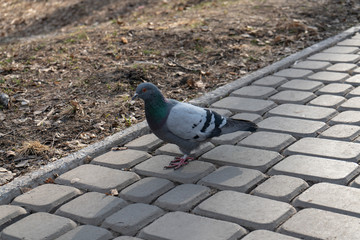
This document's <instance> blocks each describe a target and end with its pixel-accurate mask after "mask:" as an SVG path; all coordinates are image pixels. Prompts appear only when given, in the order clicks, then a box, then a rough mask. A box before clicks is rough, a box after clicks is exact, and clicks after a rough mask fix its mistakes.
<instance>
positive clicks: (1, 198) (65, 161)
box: [0, 26, 360, 204]
mask: <svg viewBox="0 0 360 240" xmlns="http://www.w3.org/2000/svg"><path fill="white" fill-rule="evenodd" d="M359 30H360V26H356V27H352V28H349V29H348V30H346V31H344V32H342V33H340V34H338V35H335V36H333V37H330V38H328V39H325V40H323V41H321V42H319V43H316V44H314V45H312V46H310V47H308V48H306V49H304V50H302V51H300V52H297V53H294V54H292V55H290V56H288V57H286V58H284V59H282V60H280V61H278V62H275V63H273V64H271V65H270V66H267V67H264V68H262V69H259V70H257V71H255V72H253V73H251V74H249V75H247V76H244V77H242V78H240V79H237V80H235V81H233V82H231V83H228V84H226V85H224V86H222V87H219V88H217V89H216V90H214V91H212V92H209V93H206V94H204V95H203V96H201V97H199V98H197V99H193V100H191V101H190V103H192V104H194V105H198V106H202V107H206V106H209V105H210V104H212V103H214V102H216V101H218V100H219V99H221V98H223V97H225V96H227V95H228V94H229V93H230V92H232V91H234V90H237V89H239V88H241V87H243V86H246V85H248V84H250V83H252V82H253V81H255V80H258V79H260V78H262V77H265V76H267V75H270V74H272V73H274V72H276V71H279V70H281V69H284V68H287V67H289V66H290V65H292V64H294V63H295V62H296V61H299V60H301V59H304V58H306V57H308V56H309V55H311V54H314V53H317V52H320V51H322V50H324V49H326V48H328V47H330V46H332V45H334V44H336V43H337V42H340V41H342V40H344V39H346V38H348V37H350V36H351V35H353V34H355V33H356V32H357V31H359ZM149 132H150V130H149V128H148V126H147V123H146V122H141V123H139V124H136V125H134V126H132V127H130V128H127V129H125V130H123V131H120V132H118V133H115V134H114V135H111V136H109V137H107V138H105V139H104V140H102V141H100V142H97V143H94V144H92V145H90V146H88V147H86V148H84V149H82V150H79V151H77V152H75V153H72V154H70V155H68V156H66V157H64V158H61V159H59V160H57V161H55V162H52V163H49V164H47V165H45V166H44V167H42V168H40V169H39V170H36V171H34V172H31V173H28V174H26V175H24V176H21V177H18V178H15V179H14V180H13V181H12V182H10V183H8V184H5V185H3V186H1V187H0V204H7V203H9V202H11V200H12V199H13V198H15V197H16V196H18V195H20V194H22V189H23V188H27V187H35V186H37V185H39V184H41V183H43V182H44V181H45V180H46V179H47V178H49V177H54V174H59V175H60V174H62V173H64V172H66V171H68V170H70V169H73V168H75V167H76V166H78V165H81V164H83V163H84V161H86V160H87V158H88V157H90V158H92V157H95V156H98V155H100V154H102V153H104V152H106V151H108V150H109V149H110V148H111V147H113V146H116V145H123V144H125V143H127V142H130V141H132V140H134V139H135V138H137V137H140V136H142V135H144V134H147V133H149Z"/></svg>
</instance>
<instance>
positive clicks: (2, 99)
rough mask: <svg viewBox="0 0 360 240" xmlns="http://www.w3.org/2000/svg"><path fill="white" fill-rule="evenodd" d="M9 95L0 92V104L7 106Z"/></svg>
mask: <svg viewBox="0 0 360 240" xmlns="http://www.w3.org/2000/svg"><path fill="white" fill-rule="evenodd" d="M9 99H10V98H9V95H7V94H6V93H2V92H0V105H2V106H3V107H5V108H8V107H9Z"/></svg>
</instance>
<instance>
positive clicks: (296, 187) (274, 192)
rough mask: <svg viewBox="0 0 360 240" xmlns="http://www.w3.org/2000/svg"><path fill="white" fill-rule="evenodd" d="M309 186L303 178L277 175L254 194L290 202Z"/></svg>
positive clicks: (256, 189)
mask: <svg viewBox="0 0 360 240" xmlns="http://www.w3.org/2000/svg"><path fill="white" fill-rule="evenodd" d="M308 187H309V185H308V184H307V183H306V182H305V181H304V180H302V179H301V178H296V177H290V176H285V175H275V176H272V177H270V178H269V179H268V180H266V181H265V182H263V183H262V184H260V185H259V186H257V187H256V188H255V189H254V190H253V191H252V194H253V195H255V196H259V197H265V198H271V199H274V200H278V201H283V202H290V201H291V200H292V199H293V198H294V197H295V196H297V195H298V194H300V193H301V192H302V191H304V190H305V189H306V188H308Z"/></svg>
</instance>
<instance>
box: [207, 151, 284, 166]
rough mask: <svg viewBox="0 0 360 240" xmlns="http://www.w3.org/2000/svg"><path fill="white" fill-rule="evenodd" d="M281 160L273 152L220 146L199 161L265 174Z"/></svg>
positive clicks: (277, 154)
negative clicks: (253, 170)
mask: <svg viewBox="0 0 360 240" xmlns="http://www.w3.org/2000/svg"><path fill="white" fill-rule="evenodd" d="M281 159H282V156H281V155H280V154H279V153H277V152H273V151H269V150H262V149H255V148H248V147H242V146H233V145H221V146H218V147H216V148H214V149H212V150H211V151H209V152H207V153H205V154H204V155H203V156H202V157H201V160H203V161H205V162H212V163H215V164H218V165H231V166H236V167H245V168H252V169H256V170H259V171H261V172H265V171H266V170H267V169H268V168H269V167H271V166H272V165H274V164H275V163H277V162H278V161H280V160H281Z"/></svg>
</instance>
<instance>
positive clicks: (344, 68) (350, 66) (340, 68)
mask: <svg viewBox="0 0 360 240" xmlns="http://www.w3.org/2000/svg"><path fill="white" fill-rule="evenodd" d="M355 68H357V65H356V64H354V63H336V64H334V65H332V66H329V67H328V68H326V70H327V71H331V72H345V73H350V72H351V71H352V70H354V69H355Z"/></svg>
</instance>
